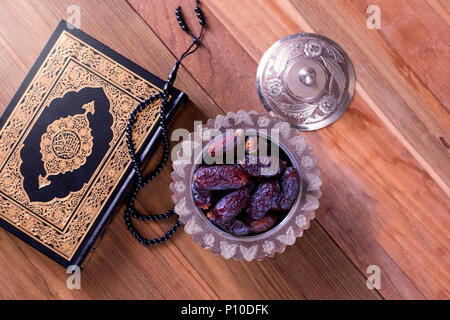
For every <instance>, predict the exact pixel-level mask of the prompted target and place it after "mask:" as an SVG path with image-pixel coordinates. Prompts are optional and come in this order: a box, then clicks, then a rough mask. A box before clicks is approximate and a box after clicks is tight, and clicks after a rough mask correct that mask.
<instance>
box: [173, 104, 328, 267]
mask: <svg viewBox="0 0 450 320" xmlns="http://www.w3.org/2000/svg"><path fill="white" fill-rule="evenodd" d="M211 129H212V130H219V131H220V132H223V133H225V132H226V131H227V130H237V129H241V130H244V132H248V131H253V130H256V131H257V132H258V134H265V135H266V137H267V138H269V139H270V140H273V141H274V142H275V143H276V144H278V145H279V146H280V147H281V149H282V150H283V151H284V153H285V154H286V155H287V156H288V158H289V159H290V161H291V163H292V166H293V167H295V168H296V169H297V170H298V171H299V173H300V178H301V185H300V188H299V189H300V192H299V195H298V197H297V199H296V201H295V202H294V204H293V206H292V208H291V210H290V211H289V213H288V214H287V215H286V217H285V218H284V219H283V220H282V221H281V222H280V223H279V224H278V225H277V226H275V227H274V228H272V229H270V230H269V231H267V232H265V233H262V234H258V235H252V236H234V235H231V234H229V233H227V232H225V231H223V230H220V229H219V228H217V227H216V226H215V225H213V224H212V223H211V222H210V221H209V220H208V219H207V218H206V216H205V214H204V213H203V212H202V211H201V210H199V209H198V208H196V206H195V203H194V200H193V196H192V189H191V181H192V178H193V176H194V173H195V171H196V169H197V168H198V163H199V162H200V161H199V160H201V157H202V156H203V153H204V152H205V150H207V148H208V147H209V144H210V143H211V141H202V140H203V139H201V137H202V136H203V135H204V134H205V132H207V131H208V130H211ZM264 130H267V133H263V132H264ZM271 130H272V131H271ZM274 133H277V134H276V135H274ZM199 138H200V139H199ZM196 141H202V142H201V145H197V148H198V150H199V152H195V149H196V148H195V142H196ZM179 148H180V149H179V151H178V153H177V159H176V160H174V161H173V172H172V174H171V179H172V183H171V185H170V188H171V190H172V192H173V195H172V200H173V202H174V204H175V212H176V213H177V214H178V215H179V216H180V221H181V223H183V224H184V231H185V232H187V233H189V234H191V235H192V238H193V239H194V241H196V242H199V243H200V244H201V246H202V247H203V248H206V249H210V250H211V251H212V252H213V253H215V254H221V255H222V257H224V258H225V259H229V258H234V259H237V260H238V259H245V260H247V261H252V260H254V259H256V260H262V259H263V258H264V257H266V256H269V257H272V256H274V255H275V253H276V252H280V253H281V252H283V251H284V250H285V248H286V246H287V245H293V244H294V243H295V241H296V238H297V237H301V236H302V235H303V230H305V229H307V228H309V223H310V221H311V220H312V219H314V216H315V215H314V210H316V209H317V208H318V207H319V198H320V196H321V192H320V186H321V180H320V178H319V174H320V171H319V169H318V167H317V159H316V158H315V157H314V156H313V155H312V148H311V147H310V146H308V145H307V143H306V140H305V139H304V138H303V137H302V136H300V135H299V133H298V130H296V129H293V128H291V126H290V124H289V123H287V122H284V121H282V120H281V118H279V117H274V116H272V115H269V114H262V115H259V114H258V113H256V112H248V113H247V112H245V111H239V112H237V113H233V112H230V113H228V114H227V115H225V116H223V115H219V116H217V117H216V119H210V120H209V121H208V122H207V124H206V125H201V126H199V127H198V128H197V130H196V131H194V132H193V133H191V134H190V135H189V138H188V139H187V140H185V141H183V142H182V143H181V144H180V146H179Z"/></svg>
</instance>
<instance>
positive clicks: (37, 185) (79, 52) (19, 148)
mask: <svg viewBox="0 0 450 320" xmlns="http://www.w3.org/2000/svg"><path fill="white" fill-rule="evenodd" d="M163 86H164V82H163V81H162V80H161V79H158V78H157V77H155V76H154V75H153V74H151V73H149V72H148V71H146V70H144V69H142V68H141V67H139V66H137V65H136V64H134V63H133V62H131V61H129V60H128V59H126V58H124V57H123V56H121V55H119V54H118V53H116V52H114V51H113V50H111V49H110V48H108V47H106V46H105V45H103V44H101V43H100V42H98V41H97V40H95V39H93V38H92V37H90V36H89V35H87V34H85V33H84V32H82V31H81V30H78V29H75V28H72V27H71V26H69V25H68V24H67V23H66V22H65V21H61V22H60V23H59V25H58V27H57V28H56V30H55V31H54V33H53V35H52V36H51V38H50V40H49V41H48V43H47V44H46V46H45V48H44V49H43V51H42V52H41V54H40V55H39V57H38V59H37V61H36V62H35V63H34V65H33V67H32V68H31V70H30V72H29V73H28V75H27V76H26V78H25V80H24V82H23V83H22V85H21V86H20V88H19V90H18V91H17V93H16V94H15V95H14V97H13V98H12V100H11V102H10V103H9V105H8V107H7V108H6V110H5V112H4V113H3V115H2V117H1V119H0V225H1V226H2V227H3V228H5V229H6V230H8V231H10V232H11V233H13V234H14V235H16V236H18V237H19V238H21V239H22V240H24V241H25V242H27V243H28V244H30V245H32V246H33V247H35V248H36V249H38V250H40V251H41V252H43V253H44V254H45V255H47V256H49V257H50V258H52V259H54V260H55V261H57V262H58V263H60V264H61V265H63V266H65V267H67V266H69V265H81V264H82V262H83V261H84V259H85V258H86V256H87V254H88V252H89V250H90V248H91V247H92V245H93V243H94V242H95V240H96V239H97V238H98V236H99V234H100V233H101V231H102V230H103V229H104V227H105V225H106V224H107V222H108V221H109V217H110V216H111V214H112V213H113V211H114V207H115V205H116V204H117V202H118V201H119V198H120V197H121V195H122V194H123V193H124V192H125V190H126V189H127V187H128V185H129V183H130V182H131V179H132V170H131V166H130V163H131V162H130V157H129V154H128V151H127V147H126V136H125V127H126V124H127V120H128V117H129V114H130V112H131V110H132V109H133V108H134V107H135V106H136V105H137V103H139V102H140V101H141V100H144V99H146V98H148V97H149V96H150V95H152V94H154V93H157V92H161V91H162V88H163ZM183 97H184V94H183V93H182V92H180V91H178V90H176V89H173V91H172V92H170V106H169V108H170V110H168V118H170V117H172V116H173V114H174V113H175V110H176V108H177V106H178V105H179V104H180V102H181V100H182V98H183ZM159 107H160V101H157V102H155V103H154V104H153V105H151V106H149V107H147V108H146V109H145V110H144V111H143V112H142V113H141V114H140V115H139V117H138V121H137V123H136V124H135V126H134V128H133V133H134V134H133V138H134V144H135V146H136V147H137V150H138V154H139V156H140V158H141V160H144V159H145V158H146V157H147V156H148V155H149V154H150V153H151V152H152V151H153V150H154V148H155V147H156V142H157V141H158V138H159V128H158V127H157V125H156V123H157V120H158V117H159V112H158V111H159Z"/></svg>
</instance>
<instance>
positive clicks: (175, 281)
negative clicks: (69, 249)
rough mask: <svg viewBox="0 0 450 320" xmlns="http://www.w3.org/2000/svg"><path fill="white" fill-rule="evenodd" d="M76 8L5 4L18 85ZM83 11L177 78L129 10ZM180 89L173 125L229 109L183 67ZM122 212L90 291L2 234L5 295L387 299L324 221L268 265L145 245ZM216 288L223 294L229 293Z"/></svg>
mask: <svg viewBox="0 0 450 320" xmlns="http://www.w3.org/2000/svg"><path fill="white" fill-rule="evenodd" d="M70 4H71V2H70V1H64V2H62V1H56V0H55V1H49V2H46V3H44V2H41V1H30V2H24V1H17V2H9V3H7V4H5V5H4V6H2V10H1V11H0V19H2V21H7V22H5V24H0V38H1V39H2V40H1V42H2V43H6V44H7V45H6V46H5V49H4V50H2V51H0V54H2V61H4V64H5V65H9V64H11V65H12V67H11V68H8V69H6V71H7V72H13V71H14V70H15V69H16V67H17V69H18V71H19V72H21V75H19V76H17V79H16V77H14V78H13V79H14V81H17V82H19V81H20V80H18V79H20V78H21V77H22V76H23V74H24V73H25V69H27V68H29V67H30V65H31V63H32V62H33V61H34V59H35V57H36V56H37V55H38V52H39V51H40V49H41V48H42V46H43V45H44V42H45V40H46V39H47V38H48V36H49V34H50V33H51V30H52V29H53V26H54V25H56V23H57V21H58V20H59V18H60V17H65V12H66V8H67V6H68V5H70ZM78 4H79V5H80V7H81V13H82V28H83V29H84V30H85V31H87V32H88V33H90V34H92V35H93V36H95V37H96V38H98V39H99V40H100V41H103V42H105V43H106V44H107V45H109V46H111V47H112V48H114V49H116V50H117V51H119V52H120V53H122V54H124V55H125V56H127V57H128V58H130V59H131V60H134V61H136V62H137V63H139V64H141V65H142V66H143V67H145V68H148V69H150V70H152V71H153V72H154V73H156V74H157V75H160V76H166V75H167V74H168V73H169V71H170V69H171V66H172V62H171V61H172V60H174V59H173V57H172V56H170V54H169V52H168V51H167V49H166V48H165V47H164V45H163V44H162V43H161V41H160V40H159V39H158V38H157V36H156V35H155V34H154V33H153V32H152V31H151V30H150V29H149V28H148V27H147V26H146V25H145V24H144V23H143V22H142V20H141V19H140V18H139V17H138V16H137V15H136V14H135V12H134V11H133V10H131V8H130V7H129V6H128V5H126V4H125V3H124V2H120V1H113V2H112V1H97V2H95V10H94V8H93V6H94V4H93V2H92V1H87V0H86V1H81V2H79V3H78ZM11 16H19V17H20V19H17V20H15V22H14V19H8V17H11ZM11 20H13V22H11ZM19 34H20V36H18V35H19ZM19 38H20V40H19V41H17V39H19ZM10 53H14V54H10ZM5 68H6V67H5ZM17 85H18V83H17ZM15 86H16V83H14V84H11V85H6V86H5V87H6V88H8V89H11V90H10V91H9V92H4V93H2V95H1V96H0V97H1V99H2V100H1V101H2V104H3V105H5V104H6V103H7V101H8V100H9V98H10V97H11V96H12V94H13V90H12V89H13V88H15ZM177 86H178V87H180V88H181V89H183V90H185V91H186V92H187V93H188V94H189V96H190V98H191V101H192V102H193V104H188V105H187V106H186V108H185V109H182V110H181V113H180V114H179V115H177V116H176V118H175V120H174V122H173V125H176V126H179V127H187V128H189V127H190V126H192V120H193V119H207V118H210V117H213V116H215V115H216V114H218V113H220V112H222V110H221V109H219V108H218V107H217V106H216V104H215V103H214V101H213V100H212V99H211V98H209V96H208V95H207V94H205V92H204V91H202V90H201V88H200V87H199V86H198V84H197V83H196V82H195V81H194V80H193V78H192V77H191V76H190V75H189V74H188V72H186V71H185V70H184V69H182V70H181V71H180V74H179V78H178V82H177ZM189 129H191V128H189ZM168 171H169V170H168V169H166V171H165V174H163V175H162V176H161V177H158V179H159V180H158V181H155V184H153V185H152V186H151V188H152V189H150V188H149V189H148V191H147V192H145V191H144V192H143V194H142V195H140V197H139V198H140V200H141V201H142V202H145V200H146V199H147V198H150V197H151V196H153V195H154V194H155V195H156V194H157V193H155V192H154V191H155V190H157V191H158V190H160V189H161V190H164V188H165V187H168ZM161 199H164V201H162V200H161ZM169 205H171V203H170V198H169V193H168V192H165V193H164V197H160V198H158V199H154V200H152V201H151V203H150V205H148V208H152V209H155V210H156V211H159V210H161V209H163V208H162V207H163V206H164V207H166V208H167V207H168V206H169ZM121 212H122V211H120V212H118V213H117V214H116V217H115V218H114V219H113V221H112V223H111V225H110V227H109V229H108V230H107V232H106V234H105V236H104V239H103V240H102V242H101V243H100V244H99V247H98V249H97V250H96V252H95V253H94V254H93V255H92V257H91V258H90V260H89V261H88V267H87V268H86V269H85V270H84V271H83V273H82V290H81V291H76V290H74V291H69V290H67V288H66V287H65V280H66V277H67V275H66V274H65V270H63V269H61V268H60V267H59V266H58V265H56V264H55V263H53V262H51V261H50V260H49V259H47V258H46V257H44V256H43V255H41V254H39V253H37V252H36V251H34V250H33V249H32V248H30V247H29V246H28V245H26V244H25V243H23V242H21V241H20V240H18V239H15V238H14V237H12V236H10V235H9V234H7V233H6V232H5V231H3V230H1V231H0V237H2V248H1V250H2V251H1V255H0V257H1V258H0V266H1V267H2V270H3V272H2V276H1V278H0V288H1V289H0V292H1V297H2V298H20V297H27V298H188V299H189V298H200V299H211V298H216V297H218V296H219V297H229V298H237V297H241V298H243V297H245V298H250V297H253V298H264V297H265V298H268V297H271V298H283V297H285V298H305V297H306V298H324V297H328V298H363V299H374V298H379V296H378V295H377V293H376V292H373V291H370V290H368V289H367V288H366V287H365V279H364V277H363V276H362V275H361V274H360V273H359V272H358V271H357V270H356V268H355V267H354V266H353V265H352V264H351V262H350V261H349V260H348V259H347V258H346V256H345V255H344V254H342V252H341V251H340V250H339V249H338V248H337V246H336V245H335V244H334V243H333V241H332V240H331V239H330V238H329V236H328V235H327V234H326V233H325V232H324V231H323V229H321V228H320V227H319V226H318V225H317V224H314V225H313V226H312V227H311V230H309V231H308V233H309V237H308V238H306V237H305V238H304V239H301V240H302V242H303V244H297V245H296V246H295V247H293V248H289V249H288V250H287V251H286V253H285V254H283V255H282V256H279V257H277V258H275V259H271V260H268V262H264V263H262V264H261V263H258V262H254V263H251V264H247V263H243V262H234V261H232V262H229V261H224V260H223V259H222V258H220V257H217V256H212V255H211V254H208V252H207V251H205V250H203V249H201V248H199V247H198V246H196V245H195V244H193V243H192V241H191V240H190V236H188V235H187V234H184V233H181V232H180V233H179V234H178V235H177V237H175V238H174V241H173V242H172V241H169V242H167V243H166V244H164V245H162V246H159V247H157V248H152V249H148V248H144V247H142V246H141V245H139V244H138V243H137V242H136V241H135V240H134V239H133V238H132V237H131V236H130V235H129V233H128V232H127V230H126V229H125V226H124V224H123V220H122V213H121ZM166 226H167V225H166V224H162V225H157V224H150V225H145V226H139V227H140V228H142V230H143V232H145V233H146V234H147V233H149V234H150V235H151V234H156V233H160V232H161V231H162V228H164V227H166ZM299 243H300V242H299ZM324 253H326V254H324ZM16 266H19V267H16ZM15 270H17V272H16V273H15ZM303 275H308V276H307V277H306V276H303ZM293 280H294V281H293ZM330 283H331V284H332V285H330ZM27 290H28V291H27ZM26 291H27V293H25V292H26ZM216 291H220V295H218V294H216Z"/></svg>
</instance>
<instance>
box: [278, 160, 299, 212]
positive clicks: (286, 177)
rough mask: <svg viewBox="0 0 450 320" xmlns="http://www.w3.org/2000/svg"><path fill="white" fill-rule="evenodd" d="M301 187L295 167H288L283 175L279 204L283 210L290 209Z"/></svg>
mask: <svg viewBox="0 0 450 320" xmlns="http://www.w3.org/2000/svg"><path fill="white" fill-rule="evenodd" d="M299 189H300V178H299V175H298V171H297V169H295V168H286V170H284V173H283V176H282V177H281V193H280V197H279V198H278V206H279V207H280V209H281V210H289V209H291V207H292V205H293V204H294V201H295V199H297V196H298V190H299Z"/></svg>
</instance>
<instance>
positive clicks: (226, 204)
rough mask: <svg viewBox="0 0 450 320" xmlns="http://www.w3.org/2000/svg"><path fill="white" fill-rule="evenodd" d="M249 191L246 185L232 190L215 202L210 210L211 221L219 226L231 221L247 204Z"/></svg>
mask: <svg viewBox="0 0 450 320" xmlns="http://www.w3.org/2000/svg"><path fill="white" fill-rule="evenodd" d="M249 198H250V191H249V189H248V188H247V187H244V188H241V189H239V190H236V191H233V192H231V193H229V194H227V195H226V196H224V197H223V198H222V199H220V200H219V202H217V204H216V206H215V207H214V209H213V210H212V213H213V221H214V222H215V223H217V224H219V225H220V226H225V224H227V223H229V222H231V220H233V219H234V218H235V217H236V216H237V215H238V214H239V213H240V212H241V211H242V209H244V207H245V205H246V204H247V201H248V199H249Z"/></svg>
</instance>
